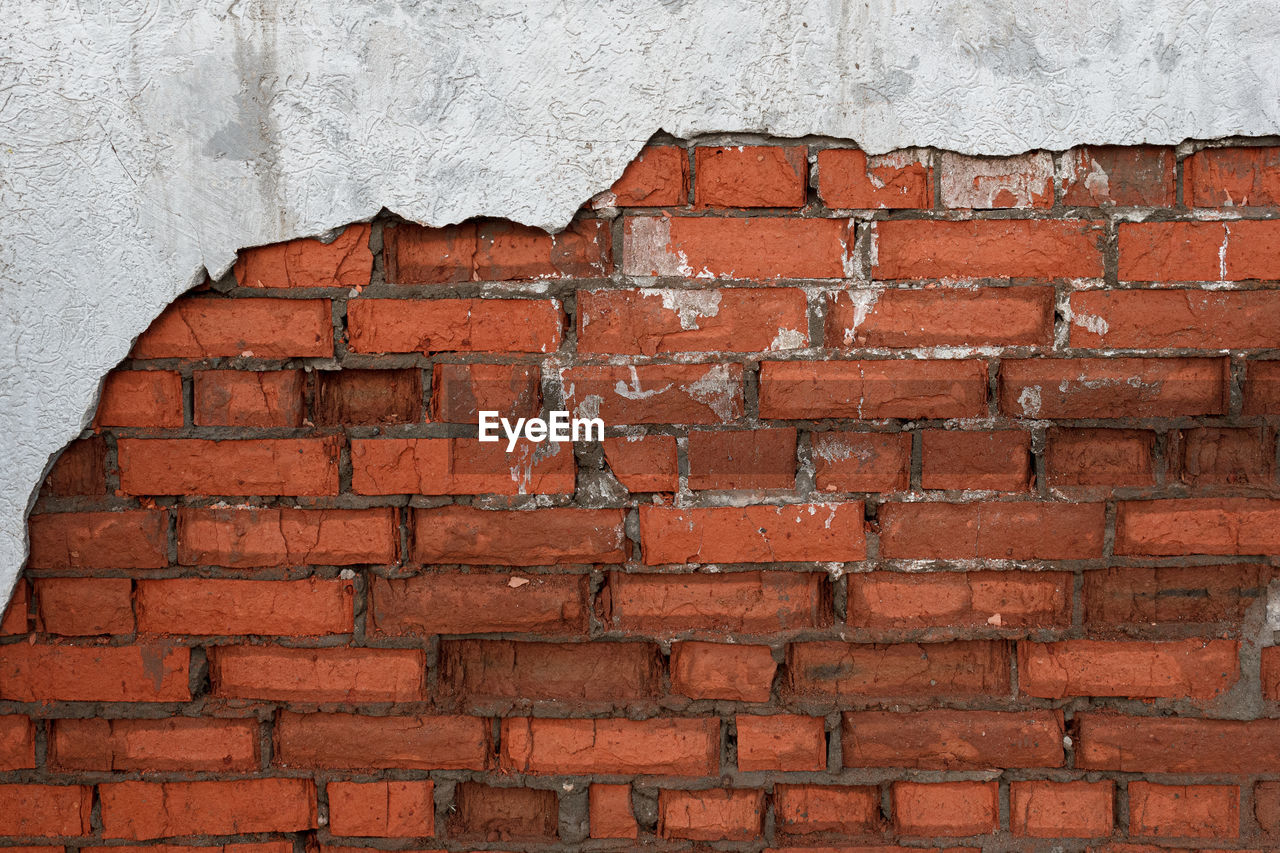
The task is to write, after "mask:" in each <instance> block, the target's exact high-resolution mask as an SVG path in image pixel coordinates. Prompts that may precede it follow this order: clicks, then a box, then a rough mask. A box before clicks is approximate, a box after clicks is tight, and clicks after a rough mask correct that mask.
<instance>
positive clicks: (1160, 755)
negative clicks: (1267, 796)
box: [1076, 712, 1280, 775]
mask: <svg viewBox="0 0 1280 853" xmlns="http://www.w3.org/2000/svg"><path fill="white" fill-rule="evenodd" d="M1076 723H1077V725H1078V727H1079V737H1078V738H1077V739H1076V767H1078V768H1080V769H1083V770H1120V771H1124V772H1126V773H1214V774H1219V773H1232V774H1241V775H1253V774H1257V773H1271V772H1272V768H1274V767H1275V761H1274V760H1273V756H1275V754H1276V751H1277V750H1280V720H1269V719H1268V720H1250V721H1243V720H1208V719H1185V718H1184V719H1178V718H1174V717H1124V716H1118V715H1115V714H1105V713H1094V712H1086V713H1083V714H1079V715H1077V716H1076Z"/></svg>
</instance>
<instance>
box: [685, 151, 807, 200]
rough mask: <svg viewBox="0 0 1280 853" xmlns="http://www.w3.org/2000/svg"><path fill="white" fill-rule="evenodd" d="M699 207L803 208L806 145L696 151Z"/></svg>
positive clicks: (805, 183)
mask: <svg viewBox="0 0 1280 853" xmlns="http://www.w3.org/2000/svg"><path fill="white" fill-rule="evenodd" d="M693 159H694V186H693V201H694V205H695V206H696V207H803V206H804V203H805V194H806V190H807V187H808V151H807V149H806V148H805V147H804V146H803V145H787V146H779V145H733V146H727V147H715V146H710V145H700V146H698V147H697V148H694V149H693Z"/></svg>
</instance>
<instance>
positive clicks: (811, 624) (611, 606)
mask: <svg viewBox="0 0 1280 853" xmlns="http://www.w3.org/2000/svg"><path fill="white" fill-rule="evenodd" d="M830 612H831V602H830V600H829V587H828V585H827V582H826V575H824V574H821V573H818V572H730V573H725V574H628V573H625V572H613V573H612V574H611V575H610V577H609V584H608V607H607V612H606V613H605V617H606V619H605V621H606V624H610V625H612V626H613V628H614V629H616V630H620V631H625V632H628V633H632V634H654V635H661V636H671V635H677V634H684V633H686V632H690V631H692V632H697V633H699V634H713V635H720V634H769V633H773V632H776V631H787V630H794V629H798V628H817V627H822V626H824V625H826V624H829V622H830V620H831V615H830Z"/></svg>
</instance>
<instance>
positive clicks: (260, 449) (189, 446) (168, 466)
mask: <svg viewBox="0 0 1280 853" xmlns="http://www.w3.org/2000/svg"><path fill="white" fill-rule="evenodd" d="M340 446H341V441H340V439H338V438H336V437H326V438H257V439H229V440H226V441H208V440H205V439H198V438H171V439H170V438H157V439H140V438H122V439H120V440H119V441H118V442H116V447H117V448H118V452H119V457H120V489H121V490H122V491H123V492H124V493H125V494H130V495H298V496H303V497H310V496H319V495H336V494H337V493H338V450H339V447H340Z"/></svg>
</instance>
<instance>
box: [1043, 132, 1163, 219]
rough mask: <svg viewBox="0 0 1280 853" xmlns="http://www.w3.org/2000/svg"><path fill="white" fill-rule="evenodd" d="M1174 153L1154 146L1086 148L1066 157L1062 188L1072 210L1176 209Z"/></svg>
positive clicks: (1060, 175)
mask: <svg viewBox="0 0 1280 853" xmlns="http://www.w3.org/2000/svg"><path fill="white" fill-rule="evenodd" d="M1173 169H1174V153H1173V150H1172V149H1170V148H1158V147H1155V146H1150V145H1132V146H1119V145H1086V146H1082V147H1080V148H1072V149H1071V150H1070V151H1068V152H1066V153H1065V154H1063V155H1062V161H1061V163H1060V164H1059V166H1058V188H1059V190H1060V191H1061V192H1062V203H1063V204H1065V205H1067V206H1069V207H1110V206H1112V205H1118V206H1120V207H1134V206H1139V207H1172V206H1173V205H1174V203H1175V201H1176V198H1175V195H1176V193H1175V190H1176V187H1175V183H1174V174H1173Z"/></svg>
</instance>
